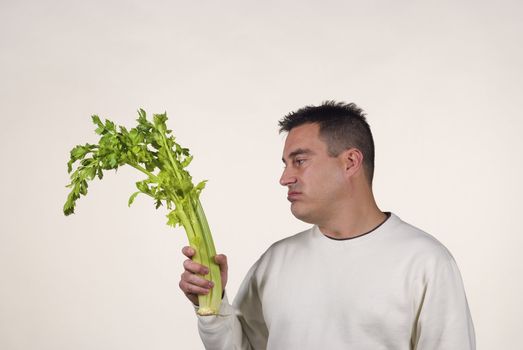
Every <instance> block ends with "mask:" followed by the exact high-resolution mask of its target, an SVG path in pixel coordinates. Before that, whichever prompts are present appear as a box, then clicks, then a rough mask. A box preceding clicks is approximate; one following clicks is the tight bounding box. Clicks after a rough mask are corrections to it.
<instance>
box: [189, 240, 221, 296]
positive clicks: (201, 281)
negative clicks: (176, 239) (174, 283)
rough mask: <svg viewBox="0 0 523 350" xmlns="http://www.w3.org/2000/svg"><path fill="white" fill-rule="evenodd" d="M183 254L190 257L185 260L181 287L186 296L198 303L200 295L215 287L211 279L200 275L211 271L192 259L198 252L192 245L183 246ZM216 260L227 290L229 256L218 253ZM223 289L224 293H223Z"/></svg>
mask: <svg viewBox="0 0 523 350" xmlns="http://www.w3.org/2000/svg"><path fill="white" fill-rule="evenodd" d="M182 253H183V255H185V256H186V257H187V258H188V259H187V260H185V261H184V262H183V268H184V270H185V271H184V272H183V273H182V275H181V278H180V283H179V286H180V289H181V290H182V292H183V293H184V294H185V296H186V297H187V298H188V299H189V300H190V301H191V302H192V303H193V304H194V305H198V295H203V294H207V293H209V291H210V289H211V288H212V287H213V284H212V282H211V281H209V280H206V279H205V278H202V277H200V276H198V275H202V276H205V275H207V274H208V273H209V269H208V268H207V267H206V266H203V265H200V264H198V263H195V262H194V261H192V257H193V256H194V254H195V253H196V252H195V250H194V249H193V248H191V247H188V246H187V247H183V249H182ZM214 261H215V262H216V263H217V264H218V265H219V266H220V274H221V277H222V288H223V290H225V285H226V284H227V270H228V265H227V256H225V255H223V254H218V255H216V256H215V257H214ZM223 290H222V293H223Z"/></svg>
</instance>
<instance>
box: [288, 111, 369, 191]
mask: <svg viewBox="0 0 523 350" xmlns="http://www.w3.org/2000/svg"><path fill="white" fill-rule="evenodd" d="M307 123H316V124H318V125H319V126H320V138H323V140H324V141H325V142H326V143H327V150H328V153H329V156H331V157H337V156H338V155H339V154H340V153H341V152H343V151H345V150H347V149H349V148H357V149H359V150H360V151H361V153H362V154H363V167H364V169H365V174H366V176H367V180H368V181H369V184H372V179H373V177H374V140H373V138H372V133H371V131H370V126H369V124H368V123H367V120H366V118H365V113H364V112H363V110H362V109H361V108H359V107H358V106H356V104H354V103H344V102H336V101H325V102H323V103H322V104H321V105H320V106H306V107H303V108H300V109H298V110H297V111H294V112H291V113H289V114H287V115H286V116H285V117H283V118H282V119H281V120H280V121H279V122H278V125H279V127H280V133H281V132H283V131H286V132H289V131H291V130H292V129H293V128H295V127H297V126H300V125H303V124H307Z"/></svg>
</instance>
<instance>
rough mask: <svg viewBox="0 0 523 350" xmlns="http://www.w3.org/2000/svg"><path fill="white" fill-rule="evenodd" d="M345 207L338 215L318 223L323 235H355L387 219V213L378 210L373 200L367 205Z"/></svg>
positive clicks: (335, 236) (334, 236) (340, 237)
mask: <svg viewBox="0 0 523 350" xmlns="http://www.w3.org/2000/svg"><path fill="white" fill-rule="evenodd" d="M345 209H346V210H343V212H342V213H340V215H337V216H335V217H333V218H331V219H330V220H328V221H327V222H324V223H320V224H318V227H319V229H320V231H321V232H322V233H323V234H324V235H326V236H328V237H331V238H336V239H343V238H353V237H357V236H359V235H362V234H364V233H367V232H369V231H371V230H373V229H374V228H375V227H377V226H379V225H380V224H382V223H383V222H384V221H385V220H386V219H387V215H386V214H385V213H383V212H382V211H381V210H379V208H378V207H377V206H376V203H375V202H374V201H372V203H369V206H365V207H361V206H359V207H357V208H345ZM350 209H352V210H350Z"/></svg>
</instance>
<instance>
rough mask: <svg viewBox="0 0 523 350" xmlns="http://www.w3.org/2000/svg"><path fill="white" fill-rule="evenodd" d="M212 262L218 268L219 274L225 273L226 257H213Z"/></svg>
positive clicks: (226, 266) (220, 255)
mask: <svg viewBox="0 0 523 350" xmlns="http://www.w3.org/2000/svg"><path fill="white" fill-rule="evenodd" d="M214 261H215V262H216V263H217V264H218V265H219V266H220V271H221V272H227V270H228V265H227V256H225V255H223V254H218V255H216V256H215V257H214Z"/></svg>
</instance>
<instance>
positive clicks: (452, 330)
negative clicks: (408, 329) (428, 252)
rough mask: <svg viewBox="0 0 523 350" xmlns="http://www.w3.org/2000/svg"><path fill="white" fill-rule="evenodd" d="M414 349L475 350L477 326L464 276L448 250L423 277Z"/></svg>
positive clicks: (433, 262)
mask: <svg viewBox="0 0 523 350" xmlns="http://www.w3.org/2000/svg"><path fill="white" fill-rule="evenodd" d="M418 305H419V308H418V318H417V323H416V325H415V327H414V336H413V345H414V347H413V348H414V350H448V349H459V350H475V349H476V341H475V333H474V326H473V323H472V318H471V316H470V310H469V306H468V303H467V298H466V296H465V290H464V286H463V281H462V279H461V274H460V272H459V269H458V266H457V265H456V262H455V261H454V258H453V257H452V255H451V254H450V252H448V251H447V250H446V249H445V248H443V252H442V254H441V255H439V256H438V257H437V258H436V259H434V260H433V261H431V262H429V264H428V266H427V270H426V272H425V274H424V276H423V278H422V287H421V293H420V294H419V303H418Z"/></svg>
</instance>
